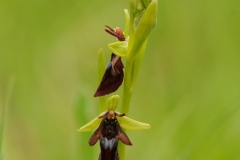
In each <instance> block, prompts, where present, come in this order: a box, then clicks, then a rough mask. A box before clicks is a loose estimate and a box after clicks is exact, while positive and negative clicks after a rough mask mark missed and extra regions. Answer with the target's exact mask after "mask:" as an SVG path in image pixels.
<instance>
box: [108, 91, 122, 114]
mask: <svg viewBox="0 0 240 160" xmlns="http://www.w3.org/2000/svg"><path fill="white" fill-rule="evenodd" d="M119 98H120V97H119V95H113V96H112V97H109V98H108V100H107V111H109V110H114V111H115V109H116V108H117V103H118V101H119Z"/></svg>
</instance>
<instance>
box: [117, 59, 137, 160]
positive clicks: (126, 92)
mask: <svg viewBox="0 0 240 160" xmlns="http://www.w3.org/2000/svg"><path fill="white" fill-rule="evenodd" d="M132 64H133V63H132V61H131V60H129V59H126V66H125V78H124V88H123V98H122V106H121V108H120V112H121V113H125V114H127V115H128V112H129V107H130V101H131V97H132V90H131V81H132V72H131V71H132ZM124 132H126V130H124ZM118 151H119V156H120V159H121V160H124V159H125V145H124V144H123V143H121V142H120V143H119V146H118Z"/></svg>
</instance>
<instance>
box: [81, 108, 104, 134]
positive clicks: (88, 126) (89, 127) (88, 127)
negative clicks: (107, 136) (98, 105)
mask: <svg viewBox="0 0 240 160" xmlns="http://www.w3.org/2000/svg"><path fill="white" fill-rule="evenodd" d="M105 113H106V112H102V113H101V114H100V115H99V116H101V115H104V114H105ZM99 116H98V117H99ZM98 117H96V118H94V119H93V120H92V121H91V122H89V123H87V124H85V125H84V126H82V127H81V128H80V129H78V130H77V131H78V132H87V131H91V130H93V129H95V128H96V127H97V126H99V124H100V123H101V121H102V119H101V118H98Z"/></svg>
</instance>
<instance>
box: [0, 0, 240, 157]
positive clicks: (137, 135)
mask: <svg viewBox="0 0 240 160" xmlns="http://www.w3.org/2000/svg"><path fill="white" fill-rule="evenodd" d="M239 6H240V1H239V0H220V1H216V0H210V1H208V0H201V1H200V0H199V1H190V0H184V1H177V0H173V1H167V0H161V1H159V10H158V22H157V25H156V27H155V28H154V30H153V31H152V33H151V35H150V38H149V41H148V45H147V48H146V53H145V56H144V59H143V62H142V66H141V70H140V73H139V78H138V80H137V83H136V86H135V89H134V91H133V96H132V101H131V108H130V113H129V114H130V117H131V118H133V119H137V120H139V121H142V122H146V123H149V124H151V126H152V128H151V129H150V130H144V131H128V132H127V134H128V136H129V138H130V139H131V141H132V143H133V146H131V147H129V146H127V147H126V149H127V150H126V159H127V160H130V159H132V160H135V159H141V160H144V159H145V160H146V159H149V160H188V159H190V160H240V152H239V151H240V136H239V135H240V109H239V108H240V10H239ZM124 8H128V1H126V0H125V1H120V0H114V1H110V0H105V1H99V0H92V1H82V0H62V1H56V0H34V1H30V0H25V1H17V0H1V1H0V113H1V114H0V117H1V118H2V117H3V108H4V106H8V108H7V112H6V114H5V115H6V121H5V123H4V124H5V127H4V135H3V137H2V138H3V144H2V155H3V159H4V160H96V159H97V157H98V154H99V145H98V144H97V145H95V146H94V147H89V146H88V139H89V138H90V136H91V134H92V133H93V132H88V133H78V132H77V129H78V128H79V127H80V126H82V125H84V124H85V123H87V122H88V121H90V120H92V119H93V118H94V117H95V116H96V115H97V114H98V108H97V107H98V99H96V98H94V97H93V94H94V92H95V90H96V88H97V86H98V80H97V52H98V50H99V48H103V50H104V54H105V62H106V63H107V61H108V60H109V58H110V51H109V50H108V48H107V44H108V43H110V42H114V41H116V40H115V39H114V38H113V37H111V36H110V35H108V34H106V33H105V32H104V30H103V29H104V25H109V26H111V27H116V26H119V27H121V28H124V26H125V18H124V14H123V9H124ZM11 85H12V86H13V87H12V88H13V89H12V90H11ZM115 94H116V93H115ZM117 94H120V96H121V95H122V88H121V89H120V90H119V91H117ZM108 97H109V96H108ZM7 99H9V101H8V102H9V103H8V105H7V104H6V101H7ZM119 106H120V104H119ZM2 122H3V121H2V120H1V123H0V124H1V126H2Z"/></svg>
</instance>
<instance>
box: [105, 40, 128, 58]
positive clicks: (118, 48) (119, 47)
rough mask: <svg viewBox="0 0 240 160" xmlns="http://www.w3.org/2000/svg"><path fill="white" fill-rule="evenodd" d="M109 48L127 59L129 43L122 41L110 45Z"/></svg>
mask: <svg viewBox="0 0 240 160" xmlns="http://www.w3.org/2000/svg"><path fill="white" fill-rule="evenodd" d="M108 48H109V50H110V51H112V52H113V53H114V54H116V55H117V56H119V57H125V56H126V55H127V48H128V42H127V41H120V42H114V43H110V44H108Z"/></svg>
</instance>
